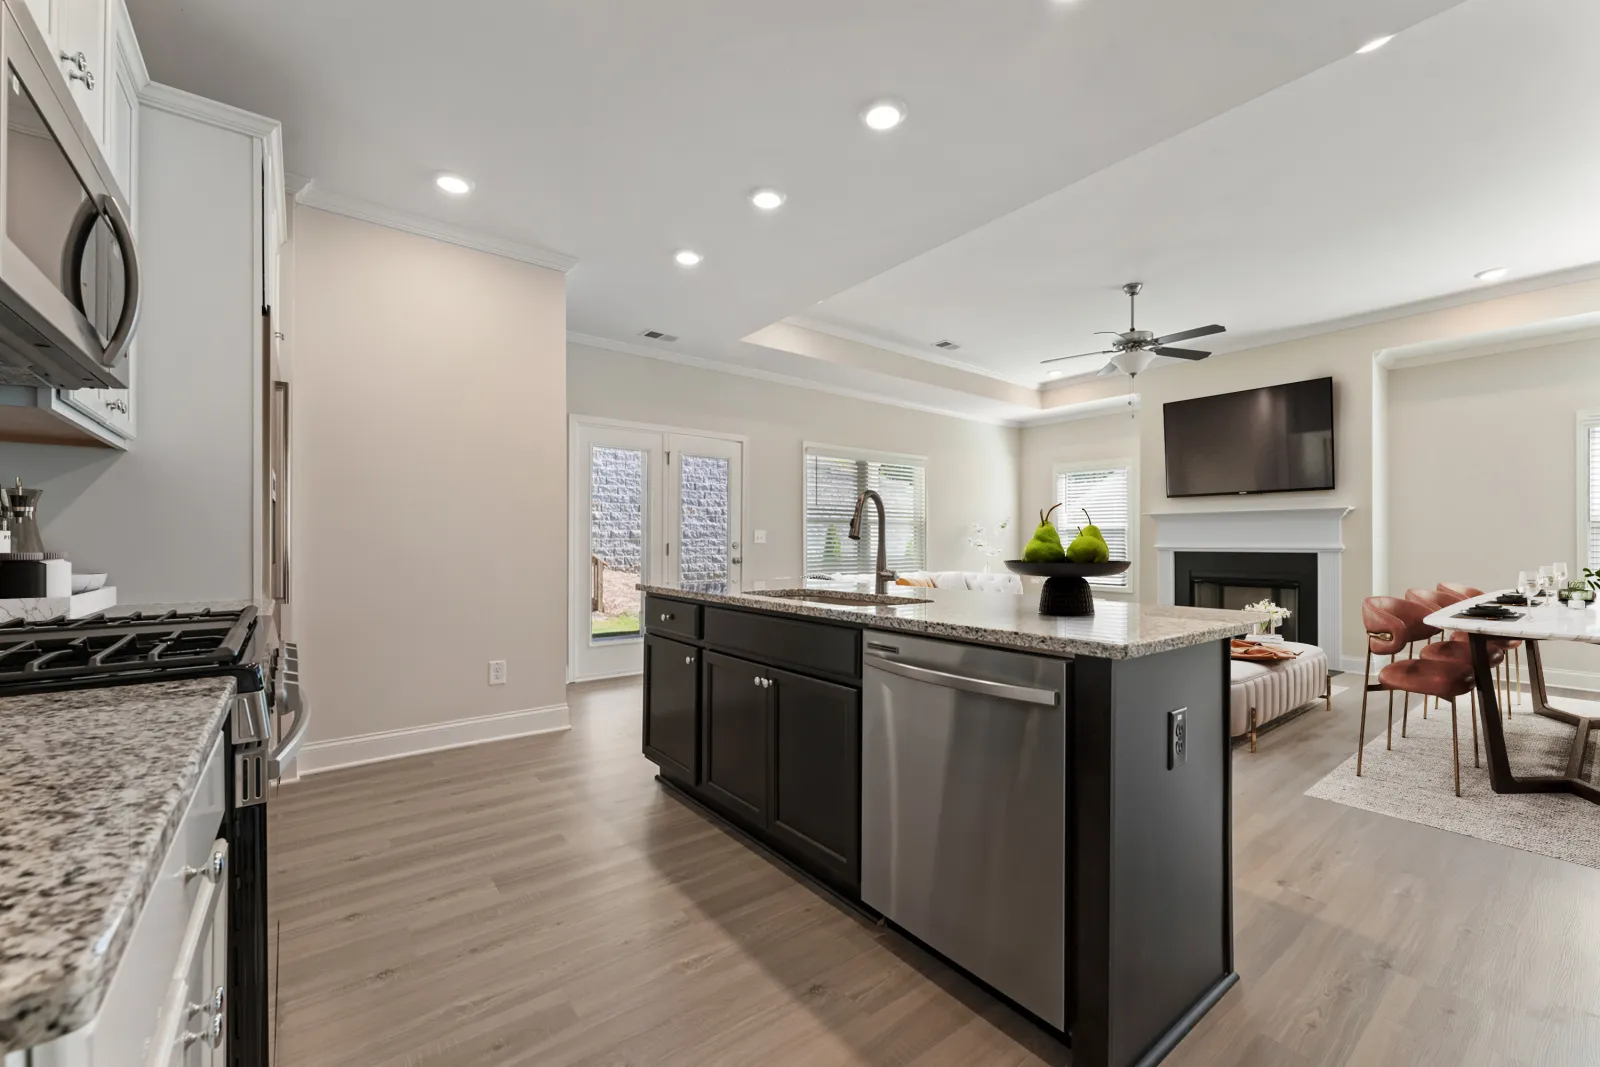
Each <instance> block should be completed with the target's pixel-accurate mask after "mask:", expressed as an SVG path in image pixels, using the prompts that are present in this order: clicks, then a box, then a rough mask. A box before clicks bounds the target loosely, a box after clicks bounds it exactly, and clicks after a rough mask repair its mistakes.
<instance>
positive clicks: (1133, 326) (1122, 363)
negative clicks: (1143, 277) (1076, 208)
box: [1042, 282, 1227, 378]
mask: <svg viewBox="0 0 1600 1067" xmlns="http://www.w3.org/2000/svg"><path fill="white" fill-rule="evenodd" d="M1122 291H1123V292H1124V293H1127V294H1128V328H1127V330H1126V331H1124V332H1122V333H1117V332H1115V331H1113V330H1099V331H1096V332H1098V333H1102V334H1105V335H1107V336H1110V337H1115V338H1116V340H1115V341H1113V342H1111V347H1110V348H1107V349H1103V350H1101V351H1099V352H1080V353H1079V354H1078V355H1075V356H1056V357H1055V358H1054V359H1046V360H1043V361H1042V362H1044V363H1060V362H1061V361H1063V360H1068V359H1082V358H1083V357H1085V356H1110V357H1111V362H1110V363H1107V364H1106V365H1105V366H1104V367H1101V368H1100V371H1099V373H1098V375H1096V376H1097V377H1100V378H1107V377H1110V376H1111V375H1113V374H1126V375H1127V376H1128V377H1130V378H1132V377H1136V376H1137V375H1140V374H1143V373H1144V371H1145V370H1146V369H1147V368H1148V367H1149V366H1150V364H1151V363H1152V362H1154V361H1155V358H1156V357H1157V356H1168V357H1170V358H1172V359H1188V360H1200V359H1205V358H1206V357H1207V356H1209V355H1211V353H1210V352H1202V351H1200V350H1199V349H1195V348H1173V347H1171V345H1172V344H1173V342H1175V341H1192V340H1194V339H1195V338H1197V337H1211V336H1212V335H1214V334H1219V333H1226V332H1227V329H1226V327H1223V326H1217V325H1211V326H1197V327H1195V328H1194V329H1192V330H1180V331H1178V332H1177V333H1169V334H1166V335H1164V336H1161V337H1157V336H1156V335H1155V334H1153V333H1151V332H1150V331H1149V330H1141V329H1139V328H1138V304H1137V301H1138V299H1139V294H1140V293H1142V292H1144V283H1143V282H1128V283H1127V284H1126V285H1124V286H1123V287H1122Z"/></svg>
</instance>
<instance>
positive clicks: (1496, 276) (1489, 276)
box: [1473, 267, 1511, 282]
mask: <svg viewBox="0 0 1600 1067" xmlns="http://www.w3.org/2000/svg"><path fill="white" fill-rule="evenodd" d="M1510 273H1511V268H1510V267H1490V268H1489V269H1488V270H1480V271H1479V272H1478V273H1476V274H1474V275H1473V277H1474V278H1476V279H1478V280H1479V281H1480V282H1497V281H1499V280H1500V279H1501V278H1504V277H1505V276H1506V275H1507V274H1510Z"/></svg>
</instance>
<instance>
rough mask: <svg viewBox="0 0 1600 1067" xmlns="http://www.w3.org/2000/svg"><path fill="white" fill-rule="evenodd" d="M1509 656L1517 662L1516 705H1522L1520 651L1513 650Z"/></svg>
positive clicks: (1519, 649)
mask: <svg viewBox="0 0 1600 1067" xmlns="http://www.w3.org/2000/svg"><path fill="white" fill-rule="evenodd" d="M1511 655H1512V657H1513V658H1515V659H1516V661H1517V703H1518V704H1520V703H1522V649H1521V648H1520V647H1519V648H1513V649H1512V650H1511Z"/></svg>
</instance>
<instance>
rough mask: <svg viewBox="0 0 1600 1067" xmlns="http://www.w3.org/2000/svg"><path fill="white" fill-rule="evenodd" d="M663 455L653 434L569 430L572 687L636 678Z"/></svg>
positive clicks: (653, 566) (655, 546)
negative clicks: (641, 585)
mask: <svg viewBox="0 0 1600 1067" xmlns="http://www.w3.org/2000/svg"><path fill="white" fill-rule="evenodd" d="M662 454H663V444H662V437H661V435H660V434H658V433H644V432H641V431H638V430H630V429H626V428H620V427H611V426H584V425H578V426H577V427H576V428H575V432H574V435H573V449H572V471H571V475H570V477H571V478H572V485H573V498H572V507H573V516H572V533H571V536H572V553H573V559H572V562H571V564H570V566H571V568H572V580H571V582H570V588H571V593H572V602H571V604H570V605H569V608H568V615H569V617H570V618H571V621H572V625H571V631H572V632H571V637H570V645H569V649H568V661H569V663H570V665H571V669H570V673H571V675H572V678H573V680H574V681H587V680H590V679H595V678H612V677H616V676H619V675H626V674H637V673H638V672H639V670H640V669H641V666H642V665H643V663H644V641H643V637H642V636H641V634H640V627H639V614H640V611H639V609H640V604H641V600H642V596H643V595H642V594H641V593H640V592H639V590H638V589H637V588H636V586H637V585H638V584H639V583H640V582H642V581H646V582H647V581H657V580H659V579H660V565H659V563H657V561H656V558H655V557H656V554H657V553H659V552H660V551H661V548H660V545H661V540H662V539H661V524H660V519H659V517H658V513H659V511H660V510H661V504H660V496H661V493H660V489H661V464H662Z"/></svg>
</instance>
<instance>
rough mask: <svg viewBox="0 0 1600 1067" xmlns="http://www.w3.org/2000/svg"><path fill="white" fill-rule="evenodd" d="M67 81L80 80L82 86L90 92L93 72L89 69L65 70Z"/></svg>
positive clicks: (92, 88)
mask: <svg viewBox="0 0 1600 1067" xmlns="http://www.w3.org/2000/svg"><path fill="white" fill-rule="evenodd" d="M67 81H69V82H73V81H77V82H82V83H83V87H84V88H85V89H88V90H89V91H90V92H93V91H94V72H93V71H90V70H69V71H67Z"/></svg>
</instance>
